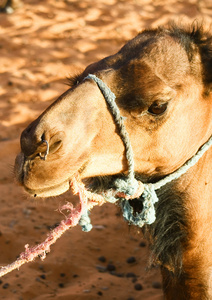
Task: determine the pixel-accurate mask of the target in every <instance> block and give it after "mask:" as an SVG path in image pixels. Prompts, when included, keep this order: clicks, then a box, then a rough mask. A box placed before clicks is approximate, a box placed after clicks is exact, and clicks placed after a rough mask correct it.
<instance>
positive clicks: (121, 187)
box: [84, 74, 212, 227]
mask: <svg viewBox="0 0 212 300" xmlns="http://www.w3.org/2000/svg"><path fill="white" fill-rule="evenodd" d="M86 79H92V80H93V81H95V82H96V83H97V85H98V87H99V89H100V90H101V92H102V94H103V96H104V98H105V100H106V102H107V103H108V106H109V108H110V112H111V114H112V116H113V118H114V121H115V124H116V125H117V127H118V129H119V134H120V137H121V139H122V141H123V143H124V146H125V149H126V153H125V155H126V158H127V162H128V169H129V170H128V176H127V177H126V178H125V179H122V178H121V179H117V180H116V181H115V184H116V187H117V191H118V192H119V191H120V192H124V193H125V194H126V195H133V194H134V193H135V191H136V190H137V188H138V185H139V184H138V181H137V180H136V178H135V174H134V159H133V150H132V146H131V143H130V139H129V135H128V133H127V131H126V128H125V126H124V122H123V120H124V118H123V117H122V116H121V115H120V111H119V108H118V106H117V105H116V102H115V98H116V96H115V94H114V93H113V92H112V91H111V90H110V88H109V87H108V86H107V85H106V84H105V83H104V82H103V81H102V80H101V79H100V78H98V77H96V76H95V75H93V74H89V75H88V76H87V77H86V78H85V79H84V80H86ZM211 145H212V137H211V138H210V139H209V140H208V141H207V142H206V143H205V144H204V145H203V146H202V147H201V148H200V149H199V151H198V152H197V153H196V154H195V155H194V156H193V157H192V158H191V159H189V160H188V161H187V162H186V163H185V164H184V165H183V166H182V167H180V168H179V169H178V170H176V171H175V172H173V173H172V174H169V175H167V176H166V177H165V178H163V179H161V180H159V181H157V182H155V183H149V184H144V192H143V194H142V195H141V197H139V199H138V201H142V205H143V210H142V212H141V213H138V212H134V211H133V207H131V206H130V204H129V201H128V200H126V198H122V199H121V201H120V202H119V204H120V206H121V208H122V211H123V216H124V218H125V219H126V220H127V221H129V223H131V224H133V225H136V226H139V227H142V226H143V225H144V224H152V223H153V222H154V221H155V218H156V216H155V207H154V205H155V203H156V202H158V196H157V194H156V190H159V189H160V188H161V187H163V186H164V185H166V184H167V183H169V182H171V181H173V180H176V179H178V178H179V177H180V176H181V175H183V174H185V173H186V172H187V171H188V169H190V168H191V167H193V166H194V165H195V164H196V163H197V162H198V161H199V159H200V158H201V157H202V156H203V154H204V153H205V152H206V151H207V150H208V149H209V148H210V146H211ZM105 196H106V201H108V202H111V203H115V202H116V201H118V200H120V199H117V197H113V196H110V195H109V196H107V193H105Z"/></svg>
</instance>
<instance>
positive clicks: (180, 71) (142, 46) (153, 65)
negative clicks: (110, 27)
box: [116, 34, 191, 85]
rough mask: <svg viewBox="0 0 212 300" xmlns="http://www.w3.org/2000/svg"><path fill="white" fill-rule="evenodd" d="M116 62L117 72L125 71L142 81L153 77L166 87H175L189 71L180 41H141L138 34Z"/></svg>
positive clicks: (162, 37) (165, 39)
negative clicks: (161, 81) (139, 77)
mask: <svg viewBox="0 0 212 300" xmlns="http://www.w3.org/2000/svg"><path fill="white" fill-rule="evenodd" d="M117 58H118V60H117V62H116V65H117V64H119V67H120V68H122V67H125V68H127V69H128V70H129V72H136V73H137V74H136V76H137V75H140V76H144V77H145V78H146V77H147V76H146V75H147V74H150V73H154V74H155V75H156V76H157V77H159V78H160V79H162V80H163V81H164V82H166V83H167V84H169V85H174V84H178V83H179V81H181V79H182V78H183V76H185V75H186V74H188V73H189V71H190V69H191V65H190V62H189V59H188V56H187V53H186V51H185V49H184V48H183V46H182V45H181V43H180V41H178V40H177V39H175V38H174V37H171V36H169V35H165V36H160V37H157V36H153V37H150V38H148V39H143V38H142V34H141V36H137V37H136V38H135V39H133V40H132V41H130V42H129V43H128V44H126V45H125V47H123V48H122V49H121V51H120V52H119V53H118V54H117ZM147 66H148V67H147ZM138 73H139V74H138Z"/></svg>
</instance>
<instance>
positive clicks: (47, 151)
mask: <svg viewBox="0 0 212 300" xmlns="http://www.w3.org/2000/svg"><path fill="white" fill-rule="evenodd" d="M42 142H43V143H46V152H45V153H44V155H43V156H42V154H41V153H39V156H40V158H41V159H43V160H46V157H47V155H48V154H49V143H48V142H47V141H46V140H42Z"/></svg>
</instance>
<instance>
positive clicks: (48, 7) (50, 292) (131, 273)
mask: <svg viewBox="0 0 212 300" xmlns="http://www.w3.org/2000/svg"><path fill="white" fill-rule="evenodd" d="M211 16H212V4H211V1H210V0H206V1H204V0H202V1H201V0H199V1H198V0H187V1H180V0H179V1H175V0H153V1H150V0H134V1H133V0H122V1H117V0H99V1H97V0H87V1H86V0H81V1H74V0H67V1H62V0H60V1H59V0H58V1H56V0H45V1H44V0H43V1H42V0H26V1H24V3H23V6H22V7H20V8H19V9H18V10H16V11H15V13H14V14H11V15H6V14H0V206H1V211H0V249H1V250H0V264H1V265H5V264H8V263H11V262H12V261H14V260H15V259H16V257H17V256H18V255H19V254H20V252H22V251H23V250H24V245H25V244H30V246H33V245H35V244H37V243H38V242H42V241H43V240H44V239H45V237H46V235H47V233H48V232H49V230H50V228H52V227H54V226H55V224H57V223H58V222H59V221H60V220H62V219H63V216H62V215H61V214H60V213H59V212H58V210H57V208H58V207H59V206H60V205H62V203H64V201H66V200H69V201H70V200H71V197H72V196H71V194H70V193H69V192H68V193H66V194H65V195H63V196H60V197H57V198H53V199H48V200H34V199H30V198H29V196H28V195H26V194H25V193H24V192H23V190H22V188H20V187H19V186H17V185H16V183H15V180H14V176H13V164H14V159H15V156H16V154H17V153H18V152H19V136H20V134H21V132H22V130H23V129H24V128H25V127H26V125H27V124H29V123H30V122H31V121H32V120H33V119H34V118H35V117H37V116H38V115H39V114H40V113H41V112H42V111H43V110H44V109H45V108H46V107H47V106H48V105H49V104H50V103H52V102H53V101H54V100H55V99H56V98H57V96H59V95H60V94H61V93H62V92H64V91H65V90H66V89H67V87H66V86H65V85H64V82H65V80H64V79H65V78H66V77H67V76H68V75H69V74H72V73H75V72H77V71H79V70H80V69H82V68H84V67H85V66H86V65H88V64H89V63H91V62H94V61H96V60H99V59H101V58H103V57H104V56H107V55H110V54H112V53H114V52H115V51H117V50H118V49H119V48H120V47H121V46H122V45H123V44H124V43H125V42H126V41H127V40H128V39H130V38H132V37H133V36H134V35H136V34H137V33H138V32H139V31H140V30H142V29H143V28H145V27H150V26H151V27H152V26H153V27H155V26H158V25H161V24H165V23H167V22H168V21H170V20H181V21H182V20H183V21H193V20H194V19H195V18H200V19H202V18H204V19H205V20H206V21H207V22H210V19H211ZM91 217H92V223H93V224H94V229H93V230H92V231H91V232H89V233H84V232H82V231H81V229H80V228H79V227H76V228H74V229H72V230H70V231H69V232H67V233H66V234H65V235H64V236H63V237H62V238H61V239H60V240H59V241H58V242H57V243H56V244H55V245H54V246H52V248H51V252H50V253H49V254H48V256H47V258H46V259H45V261H43V262H42V261H40V260H39V259H37V260H36V261H35V262H32V263H29V264H27V265H25V266H23V267H21V268H20V270H16V271H13V272H12V273H10V274H8V275H6V276H5V277H3V278H2V279H1V281H0V295H1V296H0V297H1V299H10V300H13V299H15V300H16V299H17V300H32V299H37V300H43V299H52V298H53V299H61V300H66V299H69V300H82V299H86V300H95V299H104V300H115V299H117V300H133V299H134V300H135V299H145V300H160V299H163V297H162V289H161V277H160V272H159V270H158V269H157V268H155V269H152V270H150V271H147V270H146V266H147V261H148V247H147V246H146V243H145V241H144V240H143V237H142V235H141V234H139V233H138V232H137V229H129V228H128V226H127V225H126V223H125V222H124V221H123V219H122V217H121V216H120V215H119V214H118V211H117V209H116V207H115V206H113V205H109V204H108V205H104V206H102V207H101V208H95V209H94V210H93V211H92V216H91Z"/></svg>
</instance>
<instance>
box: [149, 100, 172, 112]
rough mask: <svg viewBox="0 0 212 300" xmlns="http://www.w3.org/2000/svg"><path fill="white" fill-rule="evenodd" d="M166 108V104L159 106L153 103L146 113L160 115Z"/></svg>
mask: <svg viewBox="0 0 212 300" xmlns="http://www.w3.org/2000/svg"><path fill="white" fill-rule="evenodd" d="M167 106H168V102H165V103H162V104H159V103H157V102H154V103H153V104H152V105H151V106H150V107H149V109H148V112H149V113H150V114H152V115H162V114H163V113H164V112H165V111H166V109H167Z"/></svg>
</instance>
